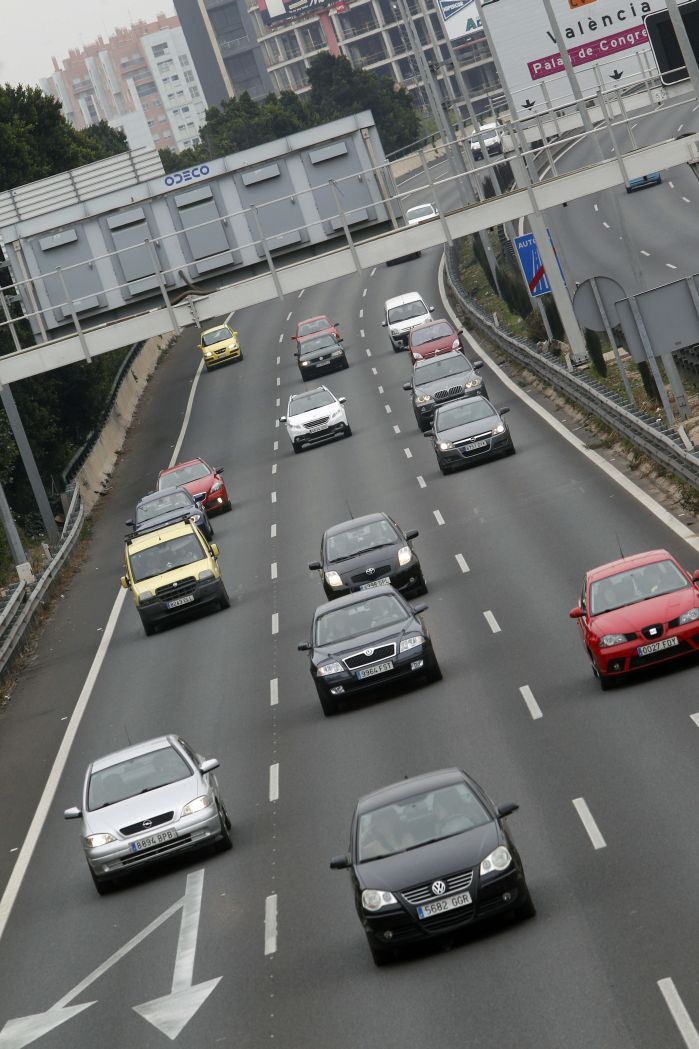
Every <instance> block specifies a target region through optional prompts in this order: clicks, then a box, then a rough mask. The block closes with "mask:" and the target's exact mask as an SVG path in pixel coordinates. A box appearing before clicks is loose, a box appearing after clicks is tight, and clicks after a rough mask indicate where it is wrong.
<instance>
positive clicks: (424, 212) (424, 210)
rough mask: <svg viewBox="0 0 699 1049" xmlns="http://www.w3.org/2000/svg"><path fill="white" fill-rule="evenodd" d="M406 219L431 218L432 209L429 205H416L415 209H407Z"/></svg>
mask: <svg viewBox="0 0 699 1049" xmlns="http://www.w3.org/2000/svg"><path fill="white" fill-rule="evenodd" d="M407 215H408V219H426V218H432V216H433V215H434V208H433V207H432V205H431V204H418V206H417V207H416V208H408V212H407Z"/></svg>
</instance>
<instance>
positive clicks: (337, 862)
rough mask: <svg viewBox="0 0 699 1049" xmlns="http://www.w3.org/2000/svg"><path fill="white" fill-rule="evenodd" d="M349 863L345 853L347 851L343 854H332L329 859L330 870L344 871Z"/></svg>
mask: <svg viewBox="0 0 699 1049" xmlns="http://www.w3.org/2000/svg"><path fill="white" fill-rule="evenodd" d="M349 865H350V858H349V856H348V855H347V853H345V855H344V856H333V858H332V859H331V860H330V870H331V871H346V870H347V868H348V867H349Z"/></svg>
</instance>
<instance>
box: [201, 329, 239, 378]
mask: <svg viewBox="0 0 699 1049" xmlns="http://www.w3.org/2000/svg"><path fill="white" fill-rule="evenodd" d="M199 349H200V350H201V352H202V354H203V357H204V364H205V365H206V370H207V371H208V372H210V371H211V369H212V368H215V367H216V365H217V364H226V363H227V362H228V361H241V360H242V359H243V351H242V350H241V348H240V343H239V342H238V332H237V331H233V329H232V328H229V327H228V325H227V324H218V325H217V326H216V327H215V328H207V329H206V331H203V332H202V333H201V339H200V340H199Z"/></svg>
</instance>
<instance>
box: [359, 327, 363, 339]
mask: <svg viewBox="0 0 699 1049" xmlns="http://www.w3.org/2000/svg"><path fill="white" fill-rule="evenodd" d="M359 338H360V339H363V338H364V328H360V329H359Z"/></svg>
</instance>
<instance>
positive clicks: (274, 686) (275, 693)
mask: <svg viewBox="0 0 699 1049" xmlns="http://www.w3.org/2000/svg"><path fill="white" fill-rule="evenodd" d="M278 702H279V681H278V679H277V678H276V677H273V678H270V680H269V705H270V707H276V705H277V703H278Z"/></svg>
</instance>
